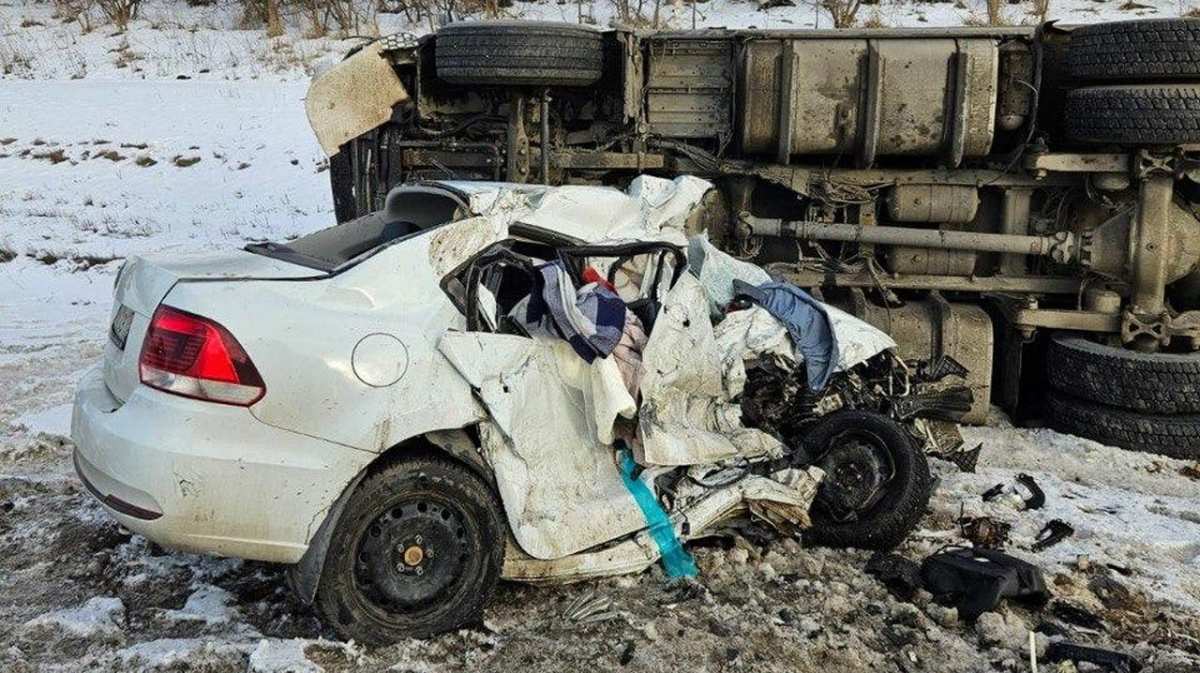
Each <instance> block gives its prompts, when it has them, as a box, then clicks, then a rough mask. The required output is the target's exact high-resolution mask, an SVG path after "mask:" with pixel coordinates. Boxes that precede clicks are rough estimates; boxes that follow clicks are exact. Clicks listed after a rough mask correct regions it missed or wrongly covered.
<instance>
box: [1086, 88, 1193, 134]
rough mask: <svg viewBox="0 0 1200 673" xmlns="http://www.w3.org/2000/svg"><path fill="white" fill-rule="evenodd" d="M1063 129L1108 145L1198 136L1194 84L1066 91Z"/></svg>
mask: <svg viewBox="0 0 1200 673" xmlns="http://www.w3.org/2000/svg"><path fill="white" fill-rule="evenodd" d="M1065 122H1066V130H1067V135H1068V136H1069V137H1070V138H1071V139H1073V140H1077V141H1080V142H1086V143H1104V144H1111V145H1138V146H1155V145H1183V144H1188V143H1197V142H1200V84H1178V85H1158V84H1146V85H1128V86H1097V87H1086V88H1083V89H1075V90H1074V91H1071V92H1070V93H1068V94H1067V106H1066V113H1065Z"/></svg>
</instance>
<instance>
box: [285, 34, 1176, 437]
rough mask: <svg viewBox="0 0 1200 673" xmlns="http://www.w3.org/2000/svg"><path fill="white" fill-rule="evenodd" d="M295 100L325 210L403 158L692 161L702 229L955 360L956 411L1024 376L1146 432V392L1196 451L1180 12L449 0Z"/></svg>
mask: <svg viewBox="0 0 1200 673" xmlns="http://www.w3.org/2000/svg"><path fill="white" fill-rule="evenodd" d="M308 109H309V116H310V119H311V120H312V123H313V127H314V130H315V131H316V133H317V137H318V140H319V141H320V142H321V144H322V146H323V147H324V148H325V150H326V151H327V152H328V153H329V154H330V155H331V178H332V182H333V190H334V201H335V208H336V210H337V215H338V219H339V220H340V221H345V220H349V219H353V218H355V217H358V216H361V215H364V214H366V213H369V212H373V211H375V210H378V209H379V208H381V206H382V205H383V199H384V197H385V196H386V195H387V193H388V190H389V189H390V188H391V187H393V186H395V185H397V184H400V183H403V182H410V181H419V180H425V179H435V178H436V179H445V178H453V179H468V180H504V181H510V182H532V183H546V184H564V183H571V184H611V185H621V186H623V185H625V184H627V183H628V182H629V181H630V180H631V179H632V178H634V177H635V176H637V175H640V174H652V175H661V176H665V177H673V176H676V175H681V174H691V175H697V176H700V177H703V178H705V179H708V180H710V181H712V182H713V183H714V184H716V185H718V187H719V189H718V190H717V191H715V192H713V194H712V195H711V197H710V199H709V203H708V204H707V207H706V209H705V210H704V212H703V214H702V216H701V217H700V218H698V219H699V221H697V222H695V223H694V226H695V228H696V229H697V230H700V229H704V230H706V231H707V232H708V236H709V238H710V239H711V240H713V241H714V242H715V243H717V244H718V245H719V246H721V247H722V248H723V249H725V250H726V251H728V252H730V253H732V254H734V255H735V256H738V257H740V258H743V259H746V260H749V261H753V262H754V263H756V264H759V265H762V266H764V267H766V268H768V269H769V270H771V271H774V272H777V273H778V274H780V275H781V276H782V277H783V278H785V279H787V280H789V281H790V282H792V283H795V284H796V285H799V286H801V287H805V288H810V289H811V290H812V291H813V292H814V294H817V295H818V296H819V297H820V298H822V299H824V300H825V301H827V302H830V303H833V304H836V305H839V306H841V307H842V308H844V309H846V310H848V311H850V312H852V313H854V314H855V315H858V316H859V317H861V318H863V319H865V320H867V321H869V322H871V323H873V324H875V325H876V326H878V327H880V328H882V329H884V330H885V331H888V332H889V333H891V334H892V335H893V336H894V337H895V339H896V341H897V342H898V343H899V344H900V349H901V355H902V357H905V358H912V359H937V358H939V357H941V356H943V355H945V356H951V357H953V358H954V359H956V360H957V361H959V362H961V363H963V364H964V365H965V366H966V367H967V369H968V370H969V372H970V373H969V374H968V375H967V384H968V385H969V386H970V387H971V388H972V389H973V390H974V392H975V399H976V400H977V402H976V404H975V406H974V407H973V408H972V410H971V412H970V413H969V414H968V415H967V416H966V419H965V420H967V421H970V422H982V421H983V420H984V419H985V417H986V414H987V409H988V404H989V401H993V402H996V403H998V404H1000V405H1001V406H1002V407H1004V408H1006V409H1008V410H1010V411H1014V410H1015V411H1017V412H1018V413H1022V414H1024V413H1025V410H1028V409H1030V408H1032V407H1033V406H1034V405H1039V406H1040V405H1041V403H1042V401H1043V395H1042V389H1043V388H1044V387H1046V386H1047V384H1049V386H1050V387H1052V388H1055V389H1056V392H1052V393H1051V396H1050V400H1049V402H1050V404H1049V408H1050V410H1051V412H1052V417H1051V422H1052V424H1055V425H1056V426H1057V427H1060V428H1061V429H1064V430H1067V431H1071V432H1076V433H1078V434H1084V435H1087V436H1092V437H1095V438H1097V439H1100V440H1102V441H1106V442H1108V443H1112V444H1117V445H1122V446H1129V447H1130V448H1145V449H1155V447H1156V446H1157V445H1158V444H1159V443H1161V441H1160V440H1162V439H1163V438H1164V437H1165V436H1166V435H1156V434H1155V433H1154V432H1152V431H1146V430H1144V428H1145V427H1146V425H1145V422H1146V421H1147V419H1149V420H1151V421H1155V422H1157V421H1158V420H1161V419H1164V418H1165V419H1169V421H1170V422H1172V423H1181V424H1183V426H1186V427H1187V428H1195V430H1194V431H1192V430H1189V431H1188V432H1186V433H1184V434H1185V435H1186V437H1184V438H1183V439H1173V440H1171V441H1177V442H1182V444H1181V446H1183V447H1184V449H1183V453H1184V454H1185V455H1186V454H1187V453H1188V452H1193V451H1194V452H1200V392H1194V391H1197V390H1200V356H1198V355H1197V354H1196V351H1197V349H1198V348H1200V311H1198V310H1197V309H1200V222H1198V221H1197V218H1198V217H1200V205H1198V204H1200V153H1197V150H1200V20H1195V19H1191V20H1189V19H1170V20H1156V21H1130V22H1121V23H1114V24H1099V25H1094V26H1082V27H1076V28H1073V29H1063V28H1058V27H1055V26H1053V25H1046V26H1042V27H1039V28H1037V29H1031V28H1013V29H939V30H848V31H805V32H779V31H753V30H752V31H725V30H706V31H677V32H671V31H656V32H637V31H630V30H623V29H617V30H609V31H603V32H601V31H595V30H592V29H590V28H587V27H583V26H575V25H568V24H539V23H532V24H531V23H529V22H522V23H505V22H480V23H454V24H450V25H449V26H447V27H445V28H443V29H442V30H440V31H439V32H438V33H436V34H434V35H431V36H428V37H425V38H423V39H420V40H412V39H408V38H403V37H392V38H386V39H383V40H380V41H376V42H374V43H371V44H370V45H367V46H366V47H364V48H363V49H361V50H360V51H358V52H356V53H353V54H352V55H350V56H349V57H348V58H347V59H346V60H345V61H343V62H342V63H341V64H340V65H338V66H335V67H334V68H332V69H330V70H328V71H327V72H325V73H323V74H322V75H321V76H319V77H318V78H316V79H315V81H314V83H313V85H312V88H311V90H310V93H309V98H308ZM1068 363H1069V364H1068ZM1068 367H1074V368H1075V371H1076V372H1082V374H1079V375H1078V377H1079V378H1077V379H1075V380H1072V379H1073V375H1072V371H1070V370H1069V369H1068ZM1047 369H1048V373H1047ZM1080 379H1082V383H1081V382H1080ZM1148 391H1149V392H1148ZM1107 411H1115V412H1116V413H1109V414H1106V415H1104V418H1105V419H1107V420H1106V421H1105V423H1102V424H1101V425H1103V426H1104V427H1099V428H1098V426H1097V424H1096V423H1095V421H1094V419H1095V418H1096V417H1097V416H1096V415H1097V414H1098V413H1102V412H1107ZM1139 428H1141V429H1139ZM1174 436H1175V437H1178V434H1176V435H1174ZM1157 450H1162V449H1161V447H1160V448H1159V449H1157Z"/></svg>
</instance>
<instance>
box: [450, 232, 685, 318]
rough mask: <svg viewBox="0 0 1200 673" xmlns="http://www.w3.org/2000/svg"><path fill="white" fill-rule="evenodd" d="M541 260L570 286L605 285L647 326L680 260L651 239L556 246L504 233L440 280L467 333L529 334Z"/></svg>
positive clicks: (667, 247) (672, 250)
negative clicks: (504, 236)
mask: <svg viewBox="0 0 1200 673" xmlns="http://www.w3.org/2000/svg"><path fill="white" fill-rule="evenodd" d="M546 264H556V265H557V266H559V267H560V268H561V269H562V273H561V275H560V279H561V282H566V283H569V284H570V285H571V286H572V287H571V288H570V289H573V290H574V291H576V292H579V291H580V290H582V289H583V288H585V287H587V286H588V285H590V284H592V283H597V284H599V285H603V286H604V287H605V288H607V289H608V290H609V291H611V292H612V293H613V294H615V295H616V296H617V297H619V298H620V300H621V301H622V302H624V303H625V305H626V307H627V308H628V310H629V311H631V312H632V313H633V314H635V315H637V317H638V318H639V320H640V321H641V323H642V324H643V325H645V326H646V328H647V330H649V329H650V328H651V327H652V326H653V324H654V320H655V318H656V317H657V314H658V310H659V308H661V305H662V303H661V302H662V297H663V296H664V295H665V294H666V292H667V290H669V289H670V288H671V286H673V285H674V283H675V281H676V280H678V278H679V275H680V274H681V273H682V272H683V270H684V268H685V258H684V256H683V252H682V250H680V249H679V248H678V247H676V246H673V245H669V244H665V243H656V242H636V243H628V244H619V245H585V246H579V245H558V246H555V245H549V244H546V243H542V242H535V241H529V240H523V239H509V240H505V241H501V242H499V243H496V244H493V245H492V246H489V247H488V248H487V249H485V250H484V251H482V252H480V253H479V254H478V255H477V256H476V257H475V258H474V259H472V260H471V261H470V262H468V263H467V264H465V265H464V266H463V267H462V268H461V269H459V270H458V271H457V272H455V273H452V274H451V275H450V276H448V277H447V278H446V279H445V281H443V284H442V285H443V288H444V289H445V291H446V292H447V294H448V295H450V297H451V299H453V300H454V303H455V304H456V305H457V306H458V307H459V309H460V310H461V311H462V312H463V314H464V316H465V317H466V318H467V330H468V331H482V332H497V333H502V334H516V335H521V336H530V325H528V324H526V321H525V320H526V318H527V317H528V307H529V302H530V301H531V295H534V294H539V295H540V293H542V292H543V291H544V286H545V277H544V276H543V273H542V268H543V267H544V266H545V265H546ZM533 299H536V300H542V299H543V297H541V296H538V297H536V298H533ZM541 303H543V304H544V303H545V301H542V302H541Z"/></svg>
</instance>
